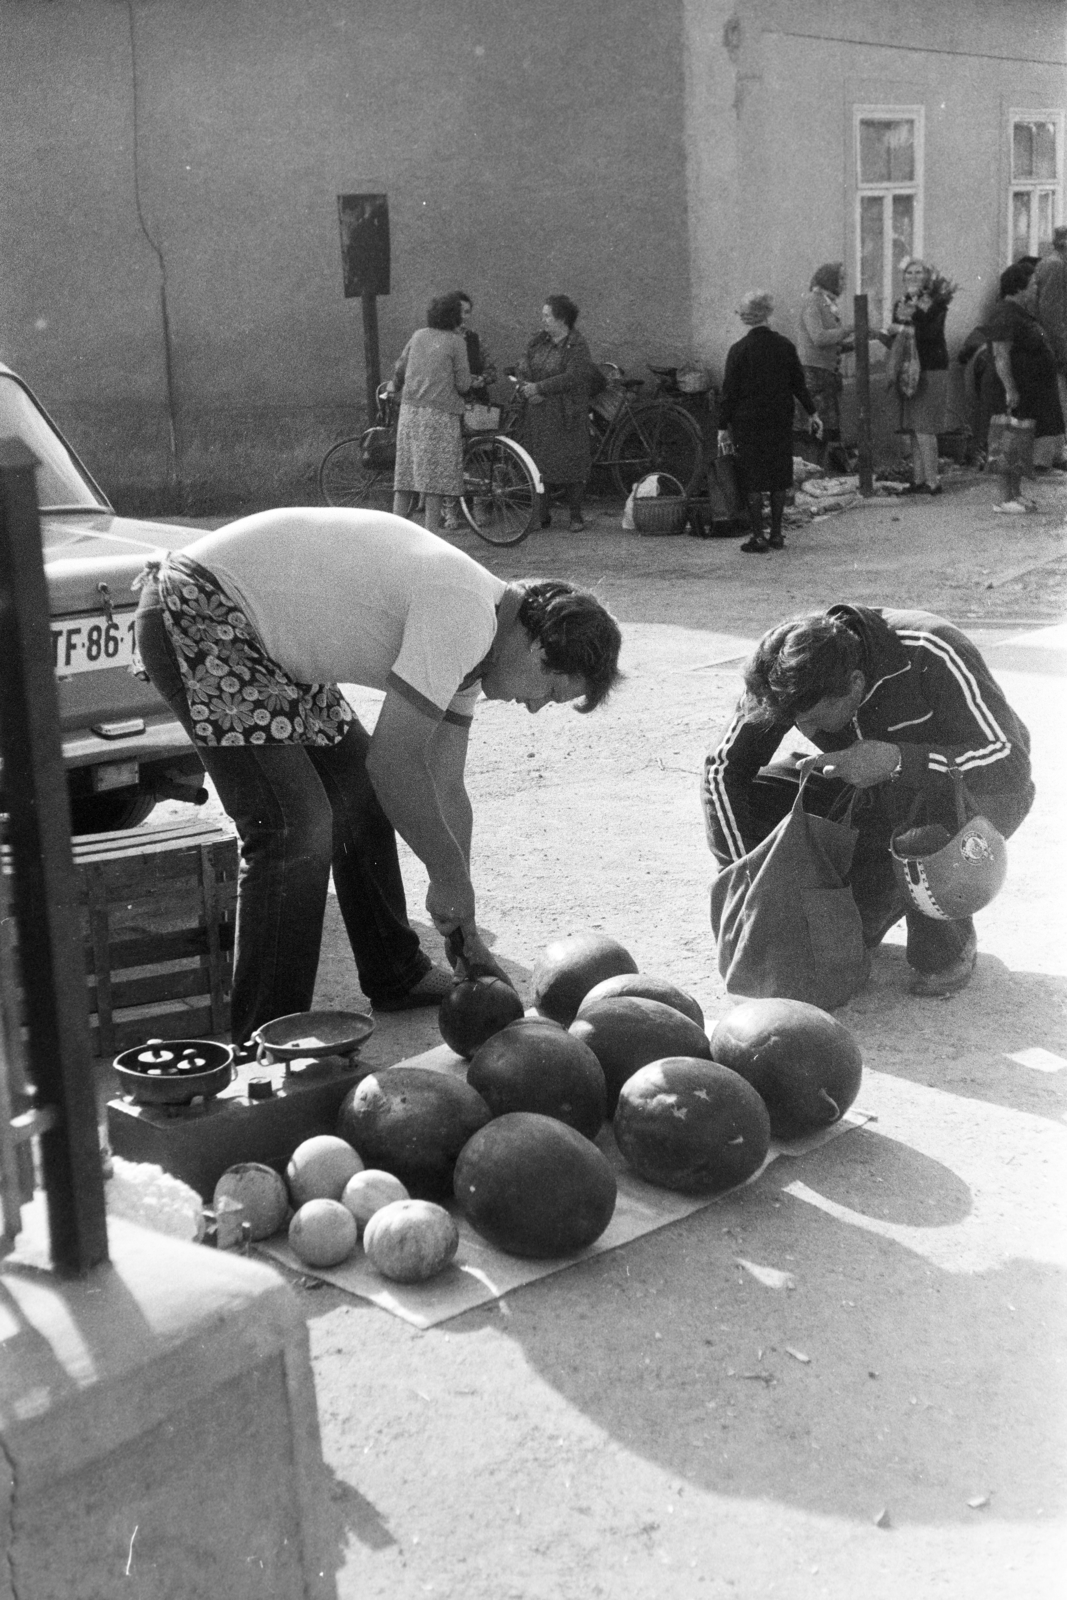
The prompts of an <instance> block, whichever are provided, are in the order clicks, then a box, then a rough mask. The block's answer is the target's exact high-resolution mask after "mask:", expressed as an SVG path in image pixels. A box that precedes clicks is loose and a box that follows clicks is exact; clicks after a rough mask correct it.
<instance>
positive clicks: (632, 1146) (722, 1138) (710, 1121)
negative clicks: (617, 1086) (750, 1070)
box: [615, 1056, 771, 1194]
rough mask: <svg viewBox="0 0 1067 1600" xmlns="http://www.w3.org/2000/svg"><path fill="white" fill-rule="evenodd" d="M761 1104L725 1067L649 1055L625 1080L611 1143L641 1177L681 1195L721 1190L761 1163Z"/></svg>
mask: <svg viewBox="0 0 1067 1600" xmlns="http://www.w3.org/2000/svg"><path fill="white" fill-rule="evenodd" d="M770 1139H771V1123H770V1118H769V1117H768V1115H767V1107H766V1106H765V1105H764V1104H763V1101H762V1100H761V1099H760V1097H759V1095H758V1094H757V1093H756V1091H755V1090H754V1089H753V1087H752V1085H751V1084H749V1083H746V1082H745V1080H744V1078H742V1077H739V1076H738V1074H737V1073H736V1072H731V1071H730V1069H729V1067H723V1066H720V1065H719V1063H718V1062H716V1061H705V1060H703V1059H697V1058H695V1057H693V1056H670V1057H668V1058H667V1059H666V1060H665V1061H652V1062H650V1063H649V1065H648V1066H645V1067H641V1068H640V1070H639V1071H637V1072H635V1073H634V1075H633V1077H631V1078H629V1079H627V1081H626V1083H624V1084H623V1086H622V1092H621V1094H620V1095H619V1103H618V1105H617V1106H616V1108H615V1142H616V1143H617V1144H618V1147H619V1150H620V1152H621V1154H622V1156H623V1158H624V1160H625V1161H626V1162H627V1163H628V1164H629V1165H630V1166H631V1167H633V1169H634V1171H635V1172H636V1173H637V1174H638V1176H639V1177H641V1178H644V1179H645V1180H646V1182H648V1183H655V1184H658V1185H659V1186H660V1187H661V1188H663V1189H678V1190H680V1191H681V1192H682V1193H683V1194H719V1193H721V1192H722V1190H724V1189H732V1188H733V1187H734V1186H735V1184H738V1183H744V1181H745V1179H746V1178H751V1176H752V1174H753V1173H754V1172H757V1171H758V1170H759V1168H760V1166H761V1165H762V1163H763V1161H764V1159H765V1157H766V1155H767V1149H768V1146H769V1145H770Z"/></svg>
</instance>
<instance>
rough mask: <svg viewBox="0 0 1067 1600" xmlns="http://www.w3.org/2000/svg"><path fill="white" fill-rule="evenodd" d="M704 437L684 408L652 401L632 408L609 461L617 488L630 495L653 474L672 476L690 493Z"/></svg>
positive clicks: (615, 437)
mask: <svg viewBox="0 0 1067 1600" xmlns="http://www.w3.org/2000/svg"><path fill="white" fill-rule="evenodd" d="M703 453H704V437H703V435H702V433H701V431H700V428H699V427H698V426H697V423H696V422H695V421H694V420H693V418H692V417H691V416H690V415H689V412H688V411H685V410H683V408H682V407H681V406H674V405H671V404H669V403H668V404H664V403H663V402H662V401H655V400H649V401H647V402H646V403H645V404H644V405H636V406H633V407H631V409H630V411H629V414H628V415H626V416H624V417H623V418H622V419H621V420H620V422H619V424H618V426H617V427H616V429H615V432H614V434H613V435H612V438H611V440H610V454H609V457H608V461H609V465H610V467H611V473H612V477H613V478H614V479H615V487H616V488H617V489H618V490H619V492H620V494H629V493H630V490H631V489H632V488H633V486H634V484H635V483H636V482H637V481H638V479H639V478H643V477H644V476H645V475H646V473H649V472H669V473H670V475H671V477H672V478H677V479H678V482H679V483H680V484H682V485H683V486H684V488H685V490H686V492H687V493H688V492H689V491H690V490H691V489H692V488H693V487H694V486H695V484H696V480H697V477H698V475H699V472H700V464H701V460H702V458H703Z"/></svg>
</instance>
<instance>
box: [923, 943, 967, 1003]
mask: <svg viewBox="0 0 1067 1600" xmlns="http://www.w3.org/2000/svg"><path fill="white" fill-rule="evenodd" d="M977 961H978V940H977V939H976V938H974V937H973V935H972V937H971V938H970V939H968V941H967V943H966V944H965V945H964V947H963V949H962V950H961V952H960V954H959V955H958V956H957V957H956V959H955V961H953V962H951V963H950V964H949V965H948V966H947V967H942V968H941V971H940V972H917V973H916V974H915V976H914V977H913V978H912V980H911V982H910V983H909V985H908V992H909V993H910V994H914V995H917V996H918V997H919V998H920V999H922V1000H942V999H944V998H945V996H946V995H950V994H957V993H958V992H959V991H960V989H966V987H967V985H968V984H969V983H970V981H971V979H972V978H973V977H974V969H975V966H976V964H977Z"/></svg>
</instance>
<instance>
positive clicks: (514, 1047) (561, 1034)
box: [467, 1017, 607, 1139]
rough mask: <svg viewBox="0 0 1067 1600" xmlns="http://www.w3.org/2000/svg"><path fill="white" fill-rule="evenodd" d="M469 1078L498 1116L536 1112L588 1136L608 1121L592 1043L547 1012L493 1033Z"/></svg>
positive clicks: (603, 1092)
mask: <svg viewBox="0 0 1067 1600" xmlns="http://www.w3.org/2000/svg"><path fill="white" fill-rule="evenodd" d="M467 1082H468V1083H469V1084H470V1086H471V1088H472V1089H475V1090H476V1091H477V1092H478V1094H480V1095H481V1097H482V1099H483V1100H484V1101H485V1103H486V1105H487V1106H488V1107H489V1109H490V1111H491V1112H492V1113H493V1116H494V1117H499V1116H503V1115H504V1114H505V1113H506V1112H508V1111H538V1112H540V1113H541V1114H542V1115H543V1116H546V1117H557V1118H558V1119H559V1121H560V1122H566V1123H568V1124H569V1125H570V1127H572V1128H577V1130H578V1132H579V1133H584V1134H585V1137H586V1138H587V1139H595V1138H596V1136H597V1134H598V1133H599V1132H600V1128H601V1124H602V1123H603V1121H604V1115H605V1105H606V1097H607V1096H606V1090H605V1088H604V1073H603V1071H602V1069H601V1066H600V1062H599V1061H598V1060H597V1058H596V1056H595V1055H594V1054H593V1052H592V1050H590V1048H589V1046H588V1045H586V1044H583V1043H582V1042H581V1040H580V1039H574V1038H572V1037H571V1035H570V1034H569V1033H568V1032H567V1030H566V1028H564V1027H562V1026H561V1025H560V1024H559V1023H558V1022H549V1021H548V1019H547V1018H544V1017H524V1018H523V1020H522V1021H521V1022H512V1023H509V1024H508V1026H507V1027H506V1028H502V1029H501V1030H500V1032H499V1033H496V1034H494V1035H493V1037H492V1038H491V1039H489V1040H487V1042H486V1043H485V1044H483V1045H482V1047H481V1049H480V1050H478V1051H476V1052H475V1055H474V1059H473V1060H472V1061H471V1064H470V1066H469V1067H468V1069H467Z"/></svg>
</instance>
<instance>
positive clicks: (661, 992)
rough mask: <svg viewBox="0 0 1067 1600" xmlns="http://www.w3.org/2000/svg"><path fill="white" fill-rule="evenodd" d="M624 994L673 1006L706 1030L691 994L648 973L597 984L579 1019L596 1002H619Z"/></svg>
mask: <svg viewBox="0 0 1067 1600" xmlns="http://www.w3.org/2000/svg"><path fill="white" fill-rule="evenodd" d="M622 994H629V995H636V996H637V998H638V999H639V1000H658V1001H659V1002H660V1004H661V1005H664V1006H673V1007H674V1009H675V1011H680V1012H681V1013H682V1016H683V1017H688V1018H689V1020H690V1021H691V1022H695V1023H696V1025H697V1027H698V1028H703V1026H704V1013H703V1011H702V1010H701V1009H700V1007H699V1006H698V1005H697V1002H696V1001H695V1000H694V999H693V996H692V995H691V994H686V992H685V990H684V989H679V988H678V987H677V986H676V985H675V984H673V983H668V981H667V979H666V978H654V977H652V975H651V974H650V973H647V972H619V973H616V975H615V977H614V978H605V979H604V981H603V982H602V983H596V984H594V985H593V987H592V988H591V989H590V991H589V993H588V994H587V995H586V997H585V999H584V1000H583V1001H582V1003H581V1005H580V1006H579V1007H578V1015H579V1016H582V1015H583V1014H584V1013H585V1010H586V1007H587V1006H590V1005H592V1004H593V1002H594V1001H596V1000H615V999H617V998H618V996H619V995H622Z"/></svg>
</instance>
